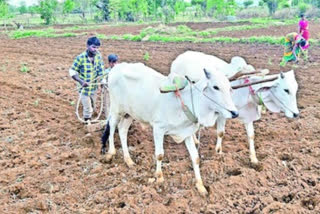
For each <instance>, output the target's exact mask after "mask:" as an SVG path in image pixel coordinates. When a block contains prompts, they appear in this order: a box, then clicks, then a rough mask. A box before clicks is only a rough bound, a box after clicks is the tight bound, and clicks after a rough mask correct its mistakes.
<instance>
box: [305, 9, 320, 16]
mask: <svg viewBox="0 0 320 214" xmlns="http://www.w3.org/2000/svg"><path fill="white" fill-rule="evenodd" d="M305 15H306V17H308V18H320V9H319V8H309V9H308V10H307V11H306V13H305Z"/></svg>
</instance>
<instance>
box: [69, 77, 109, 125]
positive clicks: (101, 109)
mask: <svg viewBox="0 0 320 214" xmlns="http://www.w3.org/2000/svg"><path fill="white" fill-rule="evenodd" d="M107 75H108V74H104V75H102V76H99V77H97V78H95V79H93V80H92V81H90V82H89V83H88V85H102V83H93V82H94V81H96V80H98V79H102V78H104V77H105V76H107ZM104 85H105V84H104ZM79 89H81V90H80V93H79V98H78V101H77V106H76V111H75V113H76V115H77V118H78V120H79V121H80V122H82V123H87V122H88V125H91V123H97V122H101V121H105V120H99V118H100V116H101V114H102V111H103V104H104V96H105V93H106V92H107V91H108V85H105V86H104V87H103V88H102V90H101V95H100V96H101V104H100V110H99V113H98V116H97V117H96V118H94V119H93V120H90V121H85V120H84V119H82V118H81V117H80V115H79V107H80V102H81V96H82V93H83V90H84V89H85V87H83V86H81V87H78V88H77V89H76V90H77V91H78V90H79Z"/></svg>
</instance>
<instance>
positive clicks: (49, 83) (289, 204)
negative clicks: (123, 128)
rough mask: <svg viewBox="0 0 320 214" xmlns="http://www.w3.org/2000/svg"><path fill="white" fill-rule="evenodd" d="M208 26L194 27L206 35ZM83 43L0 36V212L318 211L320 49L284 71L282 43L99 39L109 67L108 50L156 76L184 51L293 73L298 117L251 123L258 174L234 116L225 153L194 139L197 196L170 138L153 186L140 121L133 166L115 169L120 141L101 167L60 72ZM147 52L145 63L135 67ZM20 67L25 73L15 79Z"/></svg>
mask: <svg viewBox="0 0 320 214" xmlns="http://www.w3.org/2000/svg"><path fill="white" fill-rule="evenodd" d="M206 24H207V26H206V27H205V26H202V25H204V24H202V25H201V29H206V28H212V24H210V23H206ZM192 26H197V25H195V24H194V25H192ZM226 26H229V25H226ZM219 27H221V26H219ZM312 27H314V28H315V29H319V27H318V26H316V25H314V26H311V28H312ZM109 28H110V29H111V27H108V29H109ZM113 28H114V29H111V30H107V29H106V30H105V31H103V29H102V31H103V32H104V33H105V34H113V33H112V32H122V33H126V32H137V31H138V30H139V29H141V27H139V26H136V27H130V28H128V29H126V28H125V27H121V28H120V29H119V28H117V27H113ZM295 30H296V26H293V25H292V26H291V27H285V30H284V29H282V28H279V27H275V28H274V29H273V28H272V29H271V30H270V29H269V30H267V31H266V29H260V30H257V29H256V30H254V34H255V35H256V34H257V35H261V36H262V35H270V34H271V35H274V36H279V35H282V34H284V31H286V32H285V33H289V32H291V31H295ZM287 31H288V32H287ZM317 32H319V30H318V31H317ZM93 33H94V32H93ZM99 33H101V32H99ZM237 33H238V34H239V35H240V34H242V35H249V36H250V35H251V34H252V31H248V32H245V31H241V32H230V33H229V35H227V34H223V35H224V36H235V34H237ZM88 36H89V35H88ZM219 36H222V34H221V35H219ZM86 39H87V36H81V37H75V38H50V39H49V38H27V39H21V40H10V39H8V38H7V37H5V36H3V35H2V36H1V42H0V50H1V54H0V89H1V90H0V210H1V212H3V213H320V196H319V195H320V140H319V138H320V94H319V92H320V90H319V88H320V71H319V60H320V48H319V46H317V47H310V50H309V56H310V58H309V62H306V63H305V62H300V64H299V65H292V64H289V65H287V66H286V67H285V68H280V67H279V62H280V59H281V55H282V51H283V47H282V46H276V45H265V44H223V43H215V44H205V43H201V44H194V43H151V42H129V41H107V40H103V41H102V42H103V45H102V47H101V50H100V51H101V53H103V56H104V59H105V62H106V57H107V55H108V54H110V53H117V54H118V55H119V56H120V60H121V61H127V62H144V63H145V64H146V65H148V66H150V67H152V68H154V69H156V70H157V71H159V72H161V73H163V74H168V72H169V67H170V63H171V62H172V61H173V60H174V59H175V58H176V57H177V56H178V55H179V54H181V53H183V52H184V51H186V50H196V51H202V52H204V53H207V54H213V55H215V56H218V57H220V58H222V59H224V60H226V61H228V62H229V61H230V59H231V58H232V57H233V56H236V55H238V56H242V57H244V58H245V59H246V60H247V62H248V63H249V64H252V65H254V66H255V67H256V68H267V69H269V70H270V71H271V73H278V72H280V71H288V70H291V69H294V70H295V74H296V79H297V81H298V84H299V91H298V96H297V98H298V107H299V110H300V117H299V118H297V119H287V118H286V117H284V115H283V114H282V113H281V114H273V113H270V112H267V113H266V114H265V115H263V117H262V119H261V120H260V121H257V122H255V134H256V136H255V142H256V151H257V156H258V159H259V160H260V164H259V165H258V166H252V165H251V164H250V162H249V151H248V146H247V137H246V133H245V129H244V126H243V125H242V124H241V123H240V122H239V121H238V120H229V121H228V122H227V127H226V136H225V138H224V144H223V152H224V153H223V154H222V155H218V154H216V152H215V150H214V147H215V140H216V133H215V128H214V127H212V128H206V129H205V130H204V131H202V132H201V134H202V136H201V147H200V151H199V152H200V155H201V174H202V178H203V181H204V184H205V186H206V188H207V189H208V191H209V195H208V197H206V198H203V197H201V196H200V195H199V194H198V192H197V190H196V188H195V186H194V172H193V169H192V166H191V160H190V157H189V154H188V152H187V150H186V148H185V146H184V144H176V143H174V142H173V140H172V139H171V138H169V137H168V138H166V139H165V145H164V148H165V157H164V162H163V167H162V169H163V173H164V178H165V181H164V183H163V184H161V185H159V184H156V183H155V182H152V181H153V179H152V178H153V173H154V171H155V161H154V155H153V154H154V145H153V140H152V132H151V129H150V128H147V129H143V128H142V127H140V125H139V124H138V123H134V124H133V126H132V128H131V129H130V131H129V137H128V143H129V146H130V147H129V148H130V154H131V157H132V159H133V160H134V161H135V163H136V165H135V167H134V168H133V169H129V168H127V166H126V164H125V162H124V161H123V155H122V151H121V145H120V142H119V138H118V135H116V148H117V154H116V156H115V158H114V159H113V161H112V162H111V163H106V162H105V161H104V157H103V156H101V155H100V153H99V152H100V137H101V133H102V131H101V130H100V131H96V132H93V133H88V131H87V129H86V127H85V126H84V125H83V124H81V123H80V122H79V121H78V120H77V118H76V115H75V106H74V105H72V104H73V102H76V101H77V92H76V91H75V83H74V81H73V80H72V79H71V78H70V77H69V76H68V69H69V68H70V66H71V64H72V62H73V59H74V57H75V56H77V55H78V54H79V53H81V52H82V51H83V50H85V43H86ZM146 52H148V53H149V55H150V59H149V60H148V61H145V60H144V59H143V58H144V57H143V56H144V55H145V53H146ZM23 65H25V66H26V67H27V68H28V69H29V72H26V73H24V72H21V69H22V67H23ZM22 70H23V69H22Z"/></svg>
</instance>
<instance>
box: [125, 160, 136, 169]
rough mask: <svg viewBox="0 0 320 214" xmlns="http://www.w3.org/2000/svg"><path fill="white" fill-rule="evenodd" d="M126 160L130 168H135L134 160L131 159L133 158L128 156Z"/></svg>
mask: <svg viewBox="0 0 320 214" xmlns="http://www.w3.org/2000/svg"><path fill="white" fill-rule="evenodd" d="M124 161H125V162H126V164H127V166H128V167H129V168H133V166H134V165H135V164H134V162H133V161H132V160H131V158H127V159H125V160H124Z"/></svg>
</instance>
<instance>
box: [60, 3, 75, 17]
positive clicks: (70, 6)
mask: <svg viewBox="0 0 320 214" xmlns="http://www.w3.org/2000/svg"><path fill="white" fill-rule="evenodd" d="M75 6H76V3H75V2H74V1H73V0H65V1H64V2H63V9H62V13H63V14H64V15H67V14H69V13H71V11H73V9H74V8H75Z"/></svg>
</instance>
